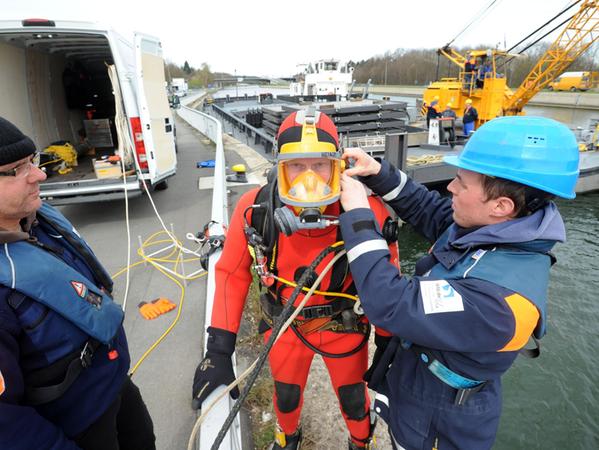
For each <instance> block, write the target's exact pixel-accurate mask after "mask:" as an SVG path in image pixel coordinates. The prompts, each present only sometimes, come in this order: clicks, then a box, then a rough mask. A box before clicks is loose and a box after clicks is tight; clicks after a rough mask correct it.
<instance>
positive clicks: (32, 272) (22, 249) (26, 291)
mask: <svg viewBox="0 0 599 450" xmlns="http://www.w3.org/2000/svg"><path fill="white" fill-rule="evenodd" d="M37 215H38V218H39V220H40V224H47V225H49V226H50V227H52V228H53V229H54V230H55V231H56V232H58V233H59V234H60V235H62V237H63V238H64V245H65V246H67V247H69V248H70V249H71V250H72V251H73V252H74V253H75V254H78V255H80V256H81V257H82V259H83V260H84V261H85V263H86V264H87V265H88V267H89V268H90V270H91V272H92V273H93V274H94V275H96V277H97V280H99V281H96V280H90V279H88V278H86V277H85V276H83V275H82V274H81V273H79V272H78V271H77V270H75V269H74V268H73V267H71V266H70V265H68V264H67V263H66V262H65V261H63V260H62V259H61V258H60V257H59V256H57V255H54V254H53V253H52V252H51V251H48V250H46V249H44V248H43V246H42V245H39V244H36V242H35V240H29V241H17V242H11V243H6V244H4V245H2V246H0V284H2V285H4V286H7V287H9V288H11V289H13V290H14V291H16V292H19V293H21V294H23V295H25V296H27V297H29V298H31V299H33V300H35V301H37V302H39V303H41V304H43V305H45V306H46V307H48V308H50V309H51V310H53V311H55V312H56V313H58V314H59V315H61V316H62V317H64V318H65V319H67V320H68V321H69V322H71V323H73V324H74V325H75V326H77V328H79V329H80V330H82V331H83V332H84V333H86V334H87V335H89V336H91V337H92V338H94V339H95V340H97V341H99V342H101V343H103V344H106V345H110V342H111V341H112V339H113V338H114V336H115V335H116V334H117V332H118V330H119V328H120V326H121V324H122V322H123V317H124V313H123V310H122V309H121V307H120V306H119V305H117V304H116V303H114V302H113V300H112V298H111V297H110V295H109V292H110V291H111V290H112V281H111V280H110V276H108V274H107V273H106V271H105V270H104V269H103V268H102V265H101V264H100V262H99V261H98V260H97V258H96V257H95V255H94V254H93V252H92V250H91V249H90V248H89V247H88V245H87V244H86V243H85V241H84V240H83V239H81V238H80V237H79V236H78V235H77V233H76V232H75V231H74V228H73V226H72V225H71V224H70V223H69V222H68V221H67V220H66V219H65V218H64V217H63V216H62V215H61V214H59V213H58V212H57V211H56V210H55V209H54V208H52V207H51V206H49V205H47V204H43V205H42V207H41V208H40V210H39V211H38V214H37ZM36 268H42V269H41V270H36Z"/></svg>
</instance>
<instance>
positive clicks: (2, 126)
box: [0, 117, 35, 166]
mask: <svg viewBox="0 0 599 450" xmlns="http://www.w3.org/2000/svg"><path fill="white" fill-rule="evenodd" d="M33 153H35V144H34V143H33V141H32V140H31V139H29V138H28V137H27V136H25V135H24V134H23V133H21V131H20V130H19V129H18V128H17V127H15V126H14V125H13V124H12V123H10V122H9V121H8V120H6V119H4V118H3V117H0V166H3V165H5V164H10V163H13V162H15V161H18V160H20V159H23V158H26V157H27V156H29V155H32V154H33Z"/></svg>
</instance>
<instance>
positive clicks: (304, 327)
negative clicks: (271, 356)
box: [243, 181, 397, 358]
mask: <svg viewBox="0 0 599 450" xmlns="http://www.w3.org/2000/svg"><path fill="white" fill-rule="evenodd" d="M276 189H277V185H276V181H272V182H270V183H269V184H267V185H266V186H264V187H262V188H261V189H260V191H259V192H258V194H257V195H256V199H255V201H254V204H253V205H251V206H249V207H248V208H246V210H245V211H244V213H243V218H244V221H245V234H246V238H247V241H248V245H249V247H250V251H251V253H252V254H253V255H252V256H253V257H254V262H255V264H254V269H255V271H256V274H257V275H258V277H259V278H260V283H261V284H262V285H263V286H264V287H265V292H263V293H262V294H261V295H260V308H261V310H262V320H261V322H260V326H259V327H260V332H264V331H266V330H267V329H268V328H271V327H272V325H273V322H274V320H275V318H277V317H278V316H280V314H281V311H282V310H283V308H284V304H285V303H286V302H287V299H285V298H283V297H282V295H281V291H282V289H283V288H284V287H285V286H294V283H290V282H287V281H286V280H283V279H281V278H279V277H278V276H277V274H276V273H277V265H276V262H277V257H278V252H277V241H278V235H279V233H283V234H285V235H286V236H290V235H291V234H293V233H294V232H296V231H299V230H306V229H324V228H326V227H328V226H331V225H336V224H338V219H337V217H333V216H326V215H322V214H321V212H320V210H319V209H318V208H306V209H304V210H303V211H302V212H301V213H300V214H299V215H297V216H296V215H295V214H293V212H291V210H290V209H289V208H287V207H286V206H285V205H283V204H282V202H280V200H278V196H277V195H276ZM250 209H251V210H252V215H251V225H250V224H249V223H248V221H247V213H248V211H249V210H250ZM387 228H389V227H387ZM393 230H394V231H395V239H396V231H397V230H396V229H393ZM390 239H393V236H391V237H390ZM339 240H340V236H339V233H338V239H337V241H339ZM300 270H302V271H300ZM305 270H308V269H307V268H305V267H302V268H299V269H298V271H296V275H295V278H299V276H300V275H302V274H303V271H305ZM348 270H349V264H348V261H347V258H343V259H342V260H340V261H339V262H338V263H337V264H335V265H334V266H333V271H332V274H331V282H330V287H329V289H328V291H327V292H318V293H319V294H321V295H323V296H325V297H332V298H331V299H330V300H328V303H326V304H323V305H314V306H304V307H303V308H302V310H301V312H300V316H301V317H300V318H298V319H296V320H295V321H294V323H293V324H292V325H291V329H292V330H293V332H294V333H295V334H296V336H297V337H298V338H299V339H300V340H301V341H302V342H303V343H304V344H305V345H306V346H308V347H309V348H310V349H311V350H313V351H314V352H316V353H318V354H320V355H323V356H327V357H334V358H342V357H346V356H349V355H352V354H354V353H356V352H358V351H359V350H360V349H361V348H362V347H363V346H364V345H366V343H367V341H368V336H369V335H370V324H369V323H368V322H366V321H364V320H362V318H363V317H364V311H363V310H362V308H361V307H360V303H359V299H358V298H357V297H356V296H355V293H356V291H355V286H353V284H352V285H351V286H350V287H349V288H348V289H347V290H346V292H340V291H341V289H342V288H343V283H344V281H345V279H346V276H347V273H348ZM308 275H309V280H311V281H312V282H313V281H314V279H315V278H316V276H315V275H316V274H315V273H314V272H311V273H309V274H308ZM277 281H280V282H281V284H280V286H279V288H276V282H277ZM310 284H311V283H310V281H309V282H308V285H310ZM304 290H306V289H304ZM325 330H329V331H333V332H336V333H358V334H362V335H363V336H364V339H362V341H361V342H360V344H358V346H357V347H356V348H354V349H352V350H350V351H349V352H346V353H342V354H332V353H327V352H323V351H322V350H319V349H318V348H316V347H314V346H313V345H312V344H310V343H309V342H308V341H307V340H306V338H305V337H304V335H306V334H310V333H312V332H315V331H325Z"/></svg>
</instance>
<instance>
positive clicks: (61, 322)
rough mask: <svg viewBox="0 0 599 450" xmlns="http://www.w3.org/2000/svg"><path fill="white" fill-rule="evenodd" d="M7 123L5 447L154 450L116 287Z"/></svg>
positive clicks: (27, 142)
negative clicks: (53, 201)
mask: <svg viewBox="0 0 599 450" xmlns="http://www.w3.org/2000/svg"><path fill="white" fill-rule="evenodd" d="M45 178H46V175H45V174H44V172H43V171H42V170H40V169H39V168H38V167H37V157H36V148H35V145H34V143H33V141H32V140H31V139H30V138H28V137H27V136H25V135H24V134H23V133H21V131H19V129H18V128H17V127H15V126H14V125H13V124H12V123H10V122H9V121H7V120H6V119H4V118H2V117H0V448H3V449H4V448H6V449H15V450H16V449H34V448H35V449H37V448H39V449H42V448H43V449H53V450H59V449H60V450H62V449H68V450H70V449H77V448H81V449H89V450H96V449H98V450H100V449H101V450H116V449H121V450H124V449H142V450H143V449H154V448H155V437H154V432H153V425H152V420H151V418H150V416H149V414H148V411H147V408H146V406H145V404H144V402H143V400H142V398H141V395H140V392H139V389H138V388H137V387H136V386H135V385H134V384H133V383H132V382H131V380H130V379H129V378H128V376H127V371H128V369H129V363H130V359H129V351H128V348H127V341H126V338H125V332H124V329H123V326H122V322H123V311H122V309H121V308H120V306H118V305H117V304H115V303H114V302H113V300H112V297H111V294H110V293H111V292H112V280H111V278H110V276H109V275H108V274H107V273H106V271H105V269H104V268H103V267H102V265H101V264H100V262H99V261H98V260H97V259H96V257H95V255H94V253H93V251H92V250H91V249H90V248H89V246H88V245H87V243H86V242H85V241H84V240H83V239H82V238H81V237H80V236H79V235H78V234H77V232H76V231H75V229H74V228H73V225H71V223H70V222H69V221H68V220H67V219H66V218H65V217H64V216H63V215H62V214H60V213H59V212H58V211H57V210H56V209H54V208H52V207H51V206H49V205H47V204H45V203H43V202H42V201H41V199H40V197H39V183H40V182H42V181H43V180H45Z"/></svg>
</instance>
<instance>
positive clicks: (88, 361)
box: [79, 341, 94, 369]
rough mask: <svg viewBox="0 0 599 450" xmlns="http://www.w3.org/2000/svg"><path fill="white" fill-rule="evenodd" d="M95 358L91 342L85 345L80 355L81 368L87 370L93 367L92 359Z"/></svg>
mask: <svg viewBox="0 0 599 450" xmlns="http://www.w3.org/2000/svg"><path fill="white" fill-rule="evenodd" d="M93 356H94V349H93V348H92V345H91V344H90V342H89V341H87V342H86V343H85V346H84V347H83V350H81V354H80V355H79V361H80V362H81V367H83V368H84V369H87V368H88V367H89V366H91V365H92V357H93Z"/></svg>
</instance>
